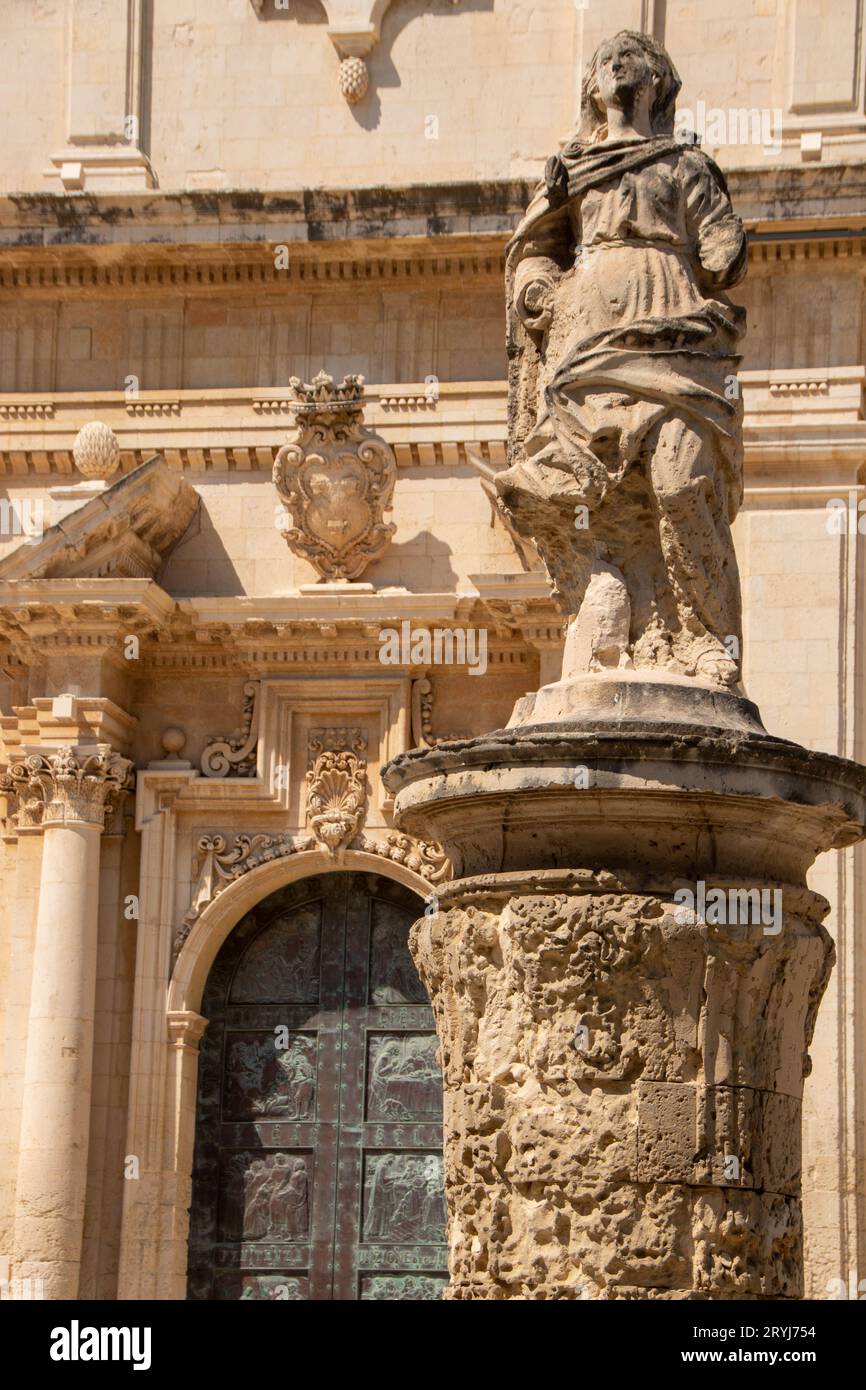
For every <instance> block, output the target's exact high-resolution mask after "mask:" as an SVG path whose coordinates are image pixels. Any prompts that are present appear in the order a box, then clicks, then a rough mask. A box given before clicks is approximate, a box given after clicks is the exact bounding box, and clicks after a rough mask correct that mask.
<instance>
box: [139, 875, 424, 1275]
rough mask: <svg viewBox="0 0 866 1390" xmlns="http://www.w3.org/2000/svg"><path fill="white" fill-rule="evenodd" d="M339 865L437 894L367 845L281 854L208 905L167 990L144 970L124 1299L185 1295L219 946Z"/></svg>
mask: <svg viewBox="0 0 866 1390" xmlns="http://www.w3.org/2000/svg"><path fill="white" fill-rule="evenodd" d="M335 872H336V873H341V872H345V873H365V874H372V875H376V876H377V877H379V878H388V879H392V880H393V881H394V882H396V883H401V884H403V886H404V887H406V888H409V889H410V890H411V891H412V892H414V893H417V894H418V897H419V899H422V900H423V899H425V898H428V897H429V895H430V892H431V885H430V883H429V882H428V881H427V879H425V878H422V877H421V875H420V874H416V873H414V872H413V871H412V870H411V869H407V868H406V867H405V865H403V864H398V863H396V862H394V861H393V860H388V859H384V858H382V857H381V856H379V855H376V854H368V853H365V852H364V851H362V850H346V851H344V853H343V854H342V855H341V856H340V858H339V859H334V858H332V857H331V856H330V855H329V854H328V853H326V852H325V851H324V850H310V851H305V852H302V853H299V854H294V855H290V856H288V857H286V858H282V859H276V860H272V861H271V862H269V863H266V864H261V865H259V866H258V867H257V868H255V869H251V870H250V872H249V873H248V874H245V875H244V876H243V877H242V878H240V879H238V880H236V881H235V882H233V883H230V884H228V885H227V886H226V888H225V889H223V891H222V892H221V893H220V894H219V896H218V897H217V898H215V899H214V900H213V901H212V902H211V903H209V904H208V906H207V907H206V908H205V909H204V911H203V912H202V914H201V916H200V917H199V918H198V920H197V921H196V923H195V925H194V926H193V928H192V930H191V931H190V934H189V936H188V937H187V939H186V941H185V942H184V944H183V947H182V948H181V951H180V953H179V955H178V958H177V961H176V963H175V966H174V970H173V971H172V973H171V977H170V979H169V981H168V987H167V988H166V985H165V982H164V980H160V978H159V975H158V974H157V973H154V974H153V975H151V976H150V977H149V978H143V977H142V975H141V974H138V975H137V979H136V1006H135V1013H134V1020H133V1037H132V1043H131V1055H130V1090H129V1096H130V1101H129V1119H128V1125H127V1145H126V1164H127V1169H128V1170H131V1171H132V1172H133V1173H134V1174H135V1176H130V1177H129V1178H128V1179H127V1181H126V1182H125V1183H124V1201H123V1223H122V1230H121V1246H120V1262H119V1269H118V1292H117V1296H118V1298H119V1299H131V1300H145V1299H156V1300H165V1299H185V1298H186V1282H187V1241H188V1236H189V1206H190V1201H191V1197H192V1162H193V1150H194V1147H195V1120H196V1095H197V1084H198V1043H199V1039H200V1038H201V1036H202V1034H203V1032H204V1030H205V1028H206V1027H207V1019H205V1018H204V1017H203V1016H202V1015H201V1014H200V1013H199V1009H200V1008H201V1001H202V995H203V993H204V987H205V984H206V982H207V978H208V974H209V973H210V969H211V966H212V965H213V963H214V961H215V959H216V957H217V954H218V952H219V950H220V947H221V946H222V944H223V942H224V941H225V940H226V938H227V937H228V936H229V935H230V933H231V932H232V931H233V930H234V928H235V926H236V925H237V924H238V922H239V921H240V920H241V919H242V918H243V917H244V916H245V915H246V913H247V912H249V910H250V909H251V908H252V907H254V906H255V904H256V903H257V902H260V901H261V900H262V899H263V898H266V897H268V896H269V895H270V894H271V893H273V892H276V891H277V890H278V889H280V888H283V887H285V886H286V885H287V884H290V883H295V882H297V881H298V880H300V879H304V878H311V877H313V876H315V875H318V874H324V873H335ZM131 1159H134V1160H135V1163H134V1164H131V1163H130V1160H131Z"/></svg>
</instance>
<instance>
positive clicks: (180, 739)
mask: <svg viewBox="0 0 866 1390" xmlns="http://www.w3.org/2000/svg"><path fill="white" fill-rule="evenodd" d="M185 743H186V734H185V733H184V731H183V729H178V728H177V727H176V726H175V725H172V726H171V727H170V728H168V729H163V731H162V747H163V751H164V752H165V753H166V754H167V756H168V757H169V758H179V757H180V755H181V753H182V752H183V747H184V744H185Z"/></svg>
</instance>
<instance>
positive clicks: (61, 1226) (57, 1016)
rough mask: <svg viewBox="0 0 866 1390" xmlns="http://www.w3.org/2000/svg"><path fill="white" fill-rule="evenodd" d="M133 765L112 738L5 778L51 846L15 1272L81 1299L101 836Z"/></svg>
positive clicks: (36, 963)
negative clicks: (115, 748) (109, 810)
mask: <svg viewBox="0 0 866 1390" xmlns="http://www.w3.org/2000/svg"><path fill="white" fill-rule="evenodd" d="M130 767H131V764H130V763H129V761H128V760H127V759H125V758H122V757H120V756H119V755H118V754H116V753H114V752H113V751H112V750H111V748H110V747H109V746H108V745H107V744H101V745H93V746H90V747H79V748H73V747H71V746H64V747H61V748H58V749H56V750H48V749H40V750H38V751H33V752H30V753H25V756H24V757H23V758H22V759H21V761H19V762H16V763H13V764H12V765H11V766H10V768H9V770H8V772H7V773H6V774H5V775H4V777H3V779H2V790H4V791H5V792H7V793H12V794H14V795H15V796H16V797H17V799H18V807H19V810H18V816H19V824H21V825H22V826H23V825H29V826H31V827H32V826H34V825H36V824H39V823H40V822H41V824H42V828H43V836H44V843H43V849H42V865H41V870H40V881H39V906H38V911H37V918H36V937H35V944H34V954H33V983H32V987H31V997H30V1012H29V1025H28V1036H27V1052H26V1061H25V1071H24V1094H23V1104H22V1111H21V1132H20V1143H19V1160H18V1179H17V1205H16V1219H15V1238H14V1248H13V1262H14V1274H15V1276H16V1277H20V1278H24V1279H26V1278H39V1279H41V1280H42V1283H43V1288H44V1293H45V1296H46V1298H54V1299H61V1298H75V1297H76V1295H77V1292H78V1277H79V1269H80V1261H81V1243H82V1230H83V1221H84V1204H85V1194H86V1184H87V1155H88V1139H89V1127H90V1096H91V1080H92V1070H93V1027H94V1008H95V988H96V942H97V909H98V902H99V837H100V834H101V832H102V830H103V828H104V818H105V811H106V808H107V807H109V806H111V805H112V803H113V802H115V801H116V799H117V797H118V796H119V795H120V794H121V792H122V791H123V789H124V788H125V786H126V785H127V782H128V778H129V772H130Z"/></svg>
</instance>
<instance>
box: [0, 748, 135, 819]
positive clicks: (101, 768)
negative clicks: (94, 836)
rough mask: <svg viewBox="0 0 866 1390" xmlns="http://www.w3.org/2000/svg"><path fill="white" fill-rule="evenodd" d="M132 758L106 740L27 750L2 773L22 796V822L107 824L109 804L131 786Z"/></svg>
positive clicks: (0, 781) (0, 786) (1, 779)
mask: <svg viewBox="0 0 866 1390" xmlns="http://www.w3.org/2000/svg"><path fill="white" fill-rule="evenodd" d="M131 772H132V763H131V762H130V761H129V759H128V758H122V757H121V756H120V755H119V754H118V753H115V752H114V751H113V749H112V748H111V747H110V746H109V745H108V744H107V743H99V744H96V746H95V747H93V748H86V749H82V748H78V749H76V748H73V747H71V746H69V745H66V746H64V747H63V748H57V749H52V750H49V751H45V750H39V751H37V752H32V753H28V754H26V756H25V757H23V758H22V759H21V761H20V762H17V763H12V764H11V765H10V767H9V768H8V769H7V771H6V772H5V773H3V774H2V776H0V791H4V792H7V793H12V794H13V795H14V796H16V797H17V798H18V825H19V827H20V828H21V829H24V828H25V827H28V826H35V825H40V824H41V825H43V826H50V825H75V824H81V825H96V826H98V827H99V829H100V830H102V829H103V827H104V825H105V812H106V809H111V808H112V807H113V806H115V805H116V803H117V799H118V797H119V796H120V794H121V793H122V792H124V791H125V790H127V788H128V787H129V786H130V785H131Z"/></svg>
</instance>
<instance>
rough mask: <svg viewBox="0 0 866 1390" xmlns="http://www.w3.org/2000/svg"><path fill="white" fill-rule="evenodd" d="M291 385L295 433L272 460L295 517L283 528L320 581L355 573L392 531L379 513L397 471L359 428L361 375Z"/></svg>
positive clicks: (388, 453) (374, 438) (383, 448)
mask: <svg viewBox="0 0 866 1390" xmlns="http://www.w3.org/2000/svg"><path fill="white" fill-rule="evenodd" d="M289 385H290V387H291V389H292V392H293V406H294V412H295V437H294V438H292V439H291V440H290V442H289V443H288V444H285V445H284V446H283V448H282V449H280V451H279V453H278V454H277V457H276V459H275V461H274V483H275V485H276V488H277V492H278V494H279V496H280V499H281V501H282V502H283V505H284V506H285V507H286V509H287V510H288V511H289V512H290V513H291V516H292V522H293V524H292V525H291V526H289V527H287V529H286V530H285V531H283V533H282V534H283V535H284V536H285V538H286V540H287V542H288V544H289V546H290V547H291V549H292V550H293V551H294V552H295V554H296V555H301V556H303V558H304V559H305V560H309V562H310V564H312V565H313V566H314V567H315V569H316V570H318V572H319V575H320V577H321V578H322V579H329V580H340V579H343V580H351V579H357V578H358V577H359V576H360V575H361V574H363V572H364V570H365V569H366V567H367V565H368V564H370V562H371V561H372V560H378V559H379V557H380V556H381V555H383V554H384V552H385V550H386V549H387V546H388V544H389V542H390V540H391V537H392V535H393V534H394V531H395V530H396V527H395V526H394V525H393V523H389V522H385V521H383V519H382V515H383V513H384V512H386V511H388V510H389V508H390V506H391V498H392V496H393V493H394V483H395V480H396V477H397V463H396V460H395V458H394V454H393V451H392V450H391V449H390V447H389V446H388V445H387V444H386V443H385V441H384V440H383V439H380V438H379V437H378V435H375V434H373V433H372V432H370V431H369V430H366V429H364V427H363V419H364V378H363V377H361V376H347V377H345V378H344V380H343V382H342V385H340V386H335V385H334V381H333V378H332V377H330V376H328V375H327V373H326V372H320V373H319V375H318V376H317V377H316V378H315V380H314V381H313V382H312V384H308V383H304V382H302V381H300V379H299V378H298V377H292V379H291V381H290V383H289Z"/></svg>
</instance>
